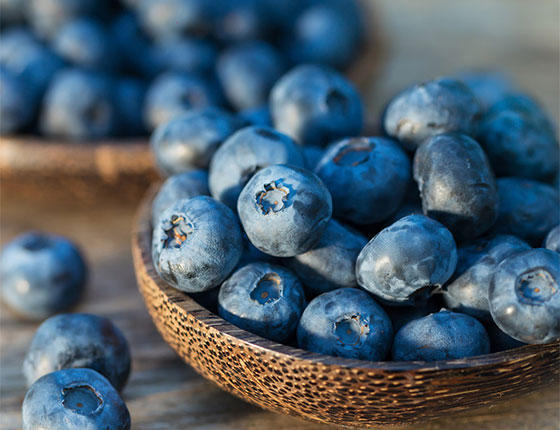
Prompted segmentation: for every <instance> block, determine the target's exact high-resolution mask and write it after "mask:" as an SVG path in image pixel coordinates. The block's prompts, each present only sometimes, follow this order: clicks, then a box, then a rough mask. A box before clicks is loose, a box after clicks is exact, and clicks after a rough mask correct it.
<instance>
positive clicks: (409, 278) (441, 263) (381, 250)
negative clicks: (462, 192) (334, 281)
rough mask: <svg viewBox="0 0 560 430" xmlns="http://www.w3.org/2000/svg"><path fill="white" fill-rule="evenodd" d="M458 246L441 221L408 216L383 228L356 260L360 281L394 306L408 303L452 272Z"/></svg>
mask: <svg viewBox="0 0 560 430" xmlns="http://www.w3.org/2000/svg"><path fill="white" fill-rule="evenodd" d="M456 264H457V249H456V246H455V241H454V240H453V236H452V235H451V233H450V232H449V230H447V229H446V228H445V227H444V226H443V225H442V224H440V223H439V222H437V221H434V220H432V219H430V218H428V217H426V216H424V215H409V216H407V217H404V218H402V219H400V220H399V221H397V222H396V223H394V224H393V225H391V226H389V227H387V228H385V229H383V230H382V231H381V232H380V233H379V234H377V235H376V236H375V237H374V238H373V239H371V240H370V241H369V243H368V244H367V245H366V246H365V247H364V248H363V249H362V251H361V252H360V255H358V259H357V261H356V277H357V279H358V284H359V285H360V286H361V287H362V288H364V289H366V290H367V291H369V292H371V293H373V294H374V295H375V296H377V297H379V298H381V299H383V300H384V301H386V302H389V303H392V304H394V305H398V304H409V303H412V302H413V300H414V299H415V298H416V297H418V298H422V297H421V296H424V295H427V294H428V293H429V292H430V291H429V290H430V289H431V288H433V287H435V286H441V285H443V284H444V283H445V282H446V281H447V280H448V279H449V278H450V277H451V275H453V271H454V270H455V266H456Z"/></svg>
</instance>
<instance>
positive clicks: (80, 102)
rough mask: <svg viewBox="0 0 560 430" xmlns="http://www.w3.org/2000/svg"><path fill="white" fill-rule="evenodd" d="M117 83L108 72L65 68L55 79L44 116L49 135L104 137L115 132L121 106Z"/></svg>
mask: <svg viewBox="0 0 560 430" xmlns="http://www.w3.org/2000/svg"><path fill="white" fill-rule="evenodd" d="M113 89H114V86H113V83H112V81H110V80H109V79H108V78H107V77H105V76H104V75H100V74H96V73H94V72H87V71H83V70H79V69H65V70H62V71H61V72H60V73H58V74H57V75H56V76H55V78H54V80H53V81H52V82H51V84H50V86H49V88H48V89H47V93H46V94H45V98H44V100H43V109H42V113H41V118H40V124H39V126H40V129H41V132H42V133H43V134H44V135H45V136H51V137H61V138H65V139H69V140H84V139H101V138H103V137H107V136H111V135H113V134H114V133H115V131H116V130H117V126H118V110H117V107H116V103H115V98H114V94H113Z"/></svg>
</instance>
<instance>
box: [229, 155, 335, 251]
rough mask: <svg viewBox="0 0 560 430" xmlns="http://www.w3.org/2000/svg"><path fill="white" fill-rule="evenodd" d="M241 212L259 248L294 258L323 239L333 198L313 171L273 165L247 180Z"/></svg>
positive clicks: (240, 214)
mask: <svg viewBox="0 0 560 430" xmlns="http://www.w3.org/2000/svg"><path fill="white" fill-rule="evenodd" d="M237 212H238V214H239V218H240V219H241V223H242V224H243V228H244V229H245V232H246V233H247V236H248V237H249V240H250V241H251V243H252V244H253V245H255V247H256V248H257V249H259V250H261V251H263V252H265V253H267V254H270V255H273V256H275V257H293V256H294V255H298V254H302V253H304V252H307V251H309V250H310V249H311V248H313V247H314V246H315V245H316V244H317V243H318V242H319V240H320V239H321V235H322V234H323V232H324V231H325V229H326V227H327V224H328V222H329V220H330V219H331V215H332V200H331V195H330V194H329V191H328V190H327V187H325V185H324V184H323V183H322V182H321V180H320V179H319V178H318V177H317V176H316V175H315V174H313V173H312V172H310V171H308V170H305V169H302V168H299V167H294V166H284V165H273V166H269V167H265V168H264V169H262V170H259V171H258V172H257V173H255V174H254V175H253V177H252V178H251V179H250V180H249V182H247V185H245V187H244V188H243V190H242V191H241V194H240V195H239V199H238V200H237Z"/></svg>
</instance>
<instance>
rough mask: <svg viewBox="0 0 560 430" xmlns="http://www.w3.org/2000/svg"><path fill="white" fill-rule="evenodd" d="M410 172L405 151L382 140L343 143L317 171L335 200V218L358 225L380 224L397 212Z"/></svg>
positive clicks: (328, 151) (370, 139) (342, 141)
mask: <svg viewBox="0 0 560 430" xmlns="http://www.w3.org/2000/svg"><path fill="white" fill-rule="evenodd" d="M410 171H411V168H410V160H409V159H408V156H407V154H406V153H405V151H404V150H403V149H402V148H401V147H400V146H399V145H398V144H397V143H396V142H394V141H392V140H390V139H385V138H382V137H369V138H367V137H360V138H350V139H344V140H341V141H340V142H338V143H337V144H335V145H333V146H332V147H330V148H329V149H327V151H326V152H325V154H324V155H323V158H321V161H319V164H318V165H317V167H316V168H315V173H316V174H317V176H319V178H321V180H322V181H323V182H324V183H325V185H326V186H327V188H328V189H329V191H330V193H331V196H332V198H333V208H334V216H336V217H339V218H341V219H344V220H347V221H351V222H353V223H355V224H372V223H376V222H380V221H383V220H384V219H386V218H387V217H389V216H390V215H391V214H392V213H393V212H395V211H396V210H397V209H398V207H399V206H400V204H401V203H402V201H403V198H404V195H405V192H406V188H407V186H408V184H409V182H410V179H411V178H410V176H411V172H410Z"/></svg>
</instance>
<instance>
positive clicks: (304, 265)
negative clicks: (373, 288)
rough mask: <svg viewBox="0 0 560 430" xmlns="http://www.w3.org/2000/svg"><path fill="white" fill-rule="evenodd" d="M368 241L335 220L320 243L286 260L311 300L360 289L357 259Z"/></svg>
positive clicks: (329, 224) (328, 225)
mask: <svg viewBox="0 0 560 430" xmlns="http://www.w3.org/2000/svg"><path fill="white" fill-rule="evenodd" d="M366 243H367V239H366V238H365V236H363V235H361V234H360V233H358V232H355V231H353V230H350V229H348V228H346V227H344V226H343V225H342V224H340V223H339V222H337V221H335V220H334V219H331V220H330V221H329V223H328V224H327V228H326V229H325V232H324V233H323V235H322V236H321V240H320V241H319V243H318V244H317V245H316V246H315V247H314V248H312V249H310V250H309V251H307V252H305V253H303V254H300V255H296V256H295V257H291V258H288V259H286V260H285V264H286V265H287V266H288V267H289V268H290V269H292V270H293V271H294V272H295V273H296V274H297V275H298V277H299V278H300V279H301V281H302V282H303V285H304V286H305V289H306V291H307V292H308V293H309V294H310V295H311V296H317V295H319V294H321V293H325V292H327V291H331V290H335V289H337V288H344V287H358V283H357V281H356V258H357V257H358V254H359V253H360V251H361V250H362V248H363V247H364V246H365V245H366Z"/></svg>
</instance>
